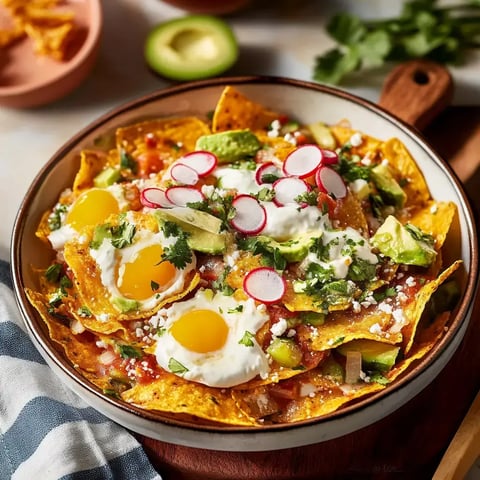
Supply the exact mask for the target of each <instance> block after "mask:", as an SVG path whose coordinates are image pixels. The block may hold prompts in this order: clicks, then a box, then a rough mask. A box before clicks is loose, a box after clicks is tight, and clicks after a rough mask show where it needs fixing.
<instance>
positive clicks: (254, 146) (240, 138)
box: [195, 129, 262, 163]
mask: <svg viewBox="0 0 480 480" xmlns="http://www.w3.org/2000/svg"><path fill="white" fill-rule="evenodd" d="M261 147H262V144H261V143H260V140H259V139H258V138H257V137H256V135H255V134H253V133H252V132H251V131H250V130H248V129H245V130H229V131H226V132H218V133H212V134H211V135H202V136H201V137H199V138H198V139H197V143H196V145H195V149H196V150H207V151H208V152H212V153H214V154H215V155H216V156H217V158H218V161H219V162H220V163H228V162H235V161H237V160H243V159H245V158H250V157H253V156H254V155H255V154H256V153H257V151H258V150H260V148H261Z"/></svg>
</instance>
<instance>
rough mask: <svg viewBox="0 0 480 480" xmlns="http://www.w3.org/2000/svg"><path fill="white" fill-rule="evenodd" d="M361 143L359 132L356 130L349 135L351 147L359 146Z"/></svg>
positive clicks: (361, 138)
mask: <svg viewBox="0 0 480 480" xmlns="http://www.w3.org/2000/svg"><path fill="white" fill-rule="evenodd" d="M362 143H363V137H362V134H361V133H360V132H356V133H354V134H353V135H352V136H351V137H350V145H352V147H359V146H360V145H361V144H362Z"/></svg>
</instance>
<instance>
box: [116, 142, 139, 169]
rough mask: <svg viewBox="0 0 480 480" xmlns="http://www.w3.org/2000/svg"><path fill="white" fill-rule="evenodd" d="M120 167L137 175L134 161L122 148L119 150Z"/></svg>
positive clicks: (136, 165) (136, 166)
mask: <svg viewBox="0 0 480 480" xmlns="http://www.w3.org/2000/svg"><path fill="white" fill-rule="evenodd" d="M120 167H121V168H125V169H128V170H131V171H132V173H137V169H138V164H137V162H136V161H135V159H134V158H133V157H132V156H131V155H130V154H129V153H128V152H126V151H125V150H124V149H123V148H122V149H121V150H120Z"/></svg>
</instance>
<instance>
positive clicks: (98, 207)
mask: <svg viewBox="0 0 480 480" xmlns="http://www.w3.org/2000/svg"><path fill="white" fill-rule="evenodd" d="M128 206H129V203H128V201H127V200H126V198H125V192H124V190H123V188H122V186H121V185H119V184H115V185H111V186H109V187H107V188H91V189H89V190H86V191H85V192H83V193H81V194H80V195H79V196H78V198H76V200H75V201H74V202H73V203H72V204H71V205H69V206H68V207H67V210H66V211H65V212H62V213H61V214H60V218H61V227H60V228H58V229H57V230H53V231H52V232H51V233H50V235H49V236H48V239H49V241H50V243H51V245H52V247H53V248H54V249H55V250H61V249H62V248H63V246H64V245H65V242H67V241H68V240H71V239H72V238H75V236H77V235H78V234H79V232H81V231H82V230H83V229H84V228H85V227H88V226H91V225H99V224H102V223H103V222H105V220H106V219H107V218H108V217H109V216H111V215H114V214H117V213H120V212H121V211H124V210H126V209H127V208H128Z"/></svg>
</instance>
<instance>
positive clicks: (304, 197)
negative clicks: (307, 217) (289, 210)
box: [294, 189, 318, 205]
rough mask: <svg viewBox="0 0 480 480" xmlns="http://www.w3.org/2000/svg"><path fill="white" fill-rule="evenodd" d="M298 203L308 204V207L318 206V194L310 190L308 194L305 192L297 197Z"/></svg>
mask: <svg viewBox="0 0 480 480" xmlns="http://www.w3.org/2000/svg"><path fill="white" fill-rule="evenodd" d="M294 200H295V201H296V202H297V203H300V204H302V203H306V204H307V205H317V203H318V192H317V191H316V190H315V189H314V190H310V191H308V192H304V193H302V194H300V195H297V196H296V197H295V199H294Z"/></svg>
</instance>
